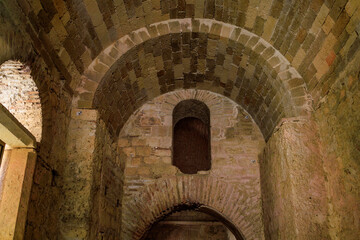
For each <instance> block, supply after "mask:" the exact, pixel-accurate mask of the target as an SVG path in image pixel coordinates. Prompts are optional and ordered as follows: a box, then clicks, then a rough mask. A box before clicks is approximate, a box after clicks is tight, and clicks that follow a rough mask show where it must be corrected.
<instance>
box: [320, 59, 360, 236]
mask: <svg viewBox="0 0 360 240" xmlns="http://www.w3.org/2000/svg"><path fill="white" fill-rule="evenodd" d="M359 60H360V56H359V53H357V56H356V57H354V59H353V60H352V61H351V62H349V64H348V67H347V68H345V69H344V70H343V72H342V73H341V74H340V75H339V76H338V77H337V79H336V80H335V84H334V86H333V88H332V89H331V91H330V92H329V94H328V95H327V96H326V98H324V99H322V101H321V104H320V105H319V107H318V109H317V110H316V112H315V117H316V120H317V122H318V125H319V133H320V136H321V141H322V143H323V145H324V146H323V152H324V172H325V174H326V182H325V186H326V189H327V198H328V203H327V207H328V219H327V221H328V225H329V234H330V237H331V238H332V239H336V238H337V237H338V238H339V239H356V238H358V236H359V234H360V222H359V216H360V207H359V206H360V205H359V203H360V179H359V176H360V175H359V173H360V162H359V159H360V149H359V146H360V138H359V129H360V125H359V123H360V121H359V120H360V114H359V113H360V88H359V87H360V84H359V67H358V63H359Z"/></svg>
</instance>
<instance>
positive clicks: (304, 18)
mask: <svg viewBox="0 0 360 240" xmlns="http://www.w3.org/2000/svg"><path fill="white" fill-rule="evenodd" d="M359 5H360V1H358V0H349V1H345V0H343V1H334V0H301V1H298V0H287V1H283V0H263V1H262V0H238V1H215V0H151V1H150V0H146V1H140V0H135V1H132V0H125V1H122V0H97V1H96V0H67V1H58V0H56V1H55V0H53V1H51V0H33V1H29V0H16V1H15V0H14V1H10V0H7V1H5V2H4V3H3V6H2V9H3V10H2V13H5V12H9V13H10V15H11V24H12V26H13V27H14V28H15V29H19V30H16V31H17V32H21V33H26V34H27V35H28V36H29V37H30V38H31V40H32V44H33V46H34V48H35V50H36V52H37V53H40V54H41V56H42V57H43V58H44V59H45V61H46V62H47V64H48V65H49V66H56V67H57V68H58V69H59V70H60V72H61V73H62V75H63V76H64V78H65V79H66V82H67V85H68V86H70V87H71V88H72V89H73V90H74V93H75V97H76V98H77V99H79V98H80V100H81V101H80V103H83V105H81V104H79V102H77V106H78V107H91V106H89V105H91V104H89V103H88V102H90V103H92V99H93V97H94V93H95V91H96V89H97V86H98V84H99V82H101V81H103V82H104V81H113V80H111V78H110V77H105V78H106V79H108V80H106V79H105V78H104V79H103V77H104V76H109V74H110V73H108V72H107V71H108V70H109V69H110V70H111V74H112V73H114V72H116V71H115V70H113V69H114V65H116V66H118V64H119V61H120V63H124V62H125V60H119V59H121V56H123V54H127V55H126V56H128V55H129V56H135V55H141V54H142V52H139V51H145V52H146V53H148V54H152V55H153V56H154V57H156V53H154V52H149V51H148V50H146V49H144V47H145V48H147V47H149V46H150V45H151V47H152V46H153V45H154V46H155V45H156V44H155V43H154V41H155V42H156V41H160V40H161V41H165V40H164V39H163V38H165V37H163V38H161V39H160V38H159V39H158V37H159V36H158V35H156V34H155V35H154V36H152V35H150V36H145V38H146V39H141V43H140V44H137V42H136V41H137V40H136V38H135V37H136V34H134V33H139V32H141V29H143V28H144V27H146V28H149V27H150V26H151V24H157V23H159V22H163V21H168V20H170V19H194V18H196V19H200V20H201V19H211V20H212V21H217V22H221V23H228V24H229V25H230V26H231V27H232V29H234V27H235V26H237V27H238V28H239V29H242V30H246V31H248V32H250V33H251V34H254V36H256V37H257V38H258V39H260V41H264V42H266V43H267V44H270V45H271V46H272V47H273V48H274V49H275V50H276V52H277V53H278V54H279V55H281V58H282V59H285V60H286V61H288V64H289V68H292V67H293V68H294V69H295V72H297V73H296V74H300V76H301V77H302V78H303V80H304V83H305V85H304V86H305V90H306V91H308V92H309V93H310V94H311V96H312V98H313V99H314V100H315V101H317V100H318V99H319V98H320V97H321V96H323V95H324V94H326V92H327V91H328V90H329V88H330V86H331V85H332V83H333V82H334V81H335V79H336V76H338V74H339V72H341V70H342V68H343V66H344V64H346V62H348V61H350V60H351V59H352V57H353V55H354V54H353V53H354V52H355V51H356V50H357V49H358V47H359V43H360V42H359V38H358V34H357V31H358V30H357V29H358V23H359V21H360V17H359V16H360V13H359V12H360V8H359ZM2 15H3V16H2V17H3V18H6V19H8V18H9V16H5V14H2ZM223 29H224V28H223ZM170 31H171V30H170ZM191 31H192V32H194V29H192V30H191ZM208 31H211V30H201V29H200V30H199V31H197V32H203V33H206V32H208ZM5 32H7V31H5ZM179 32H181V31H179ZM221 34H223V33H222V32H221V33H220V34H218V35H219V36H220V41H221V42H225V43H224V44H225V46H224V47H223V48H224V49H220V48H217V49H216V50H214V51H215V53H214V54H215V55H214V56H211V54H210V58H209V57H208V55H209V49H207V52H206V53H204V54H205V55H206V54H207V59H211V58H212V57H216V59H221V58H224V57H225V61H226V55H225V53H227V54H228V52H227V51H228V49H230V48H231V49H232V50H233V51H234V52H236V51H238V49H239V48H238V47H237V46H233V45H234V44H233V42H232V41H222V39H223V36H222V35H221ZM160 35H164V36H165V35H166V34H160ZM215 35H216V34H215ZM139 36H140V35H139ZM139 36H137V37H139ZM2 37H3V39H5V40H3V42H5V43H2V45H4V46H5V45H6V44H8V43H7V42H6V41H7V40H6V38H4V36H2ZM191 37H193V35H192V36H191ZM170 38H173V36H172V35H171V37H170ZM209 38H210V39H211V40H214V39H212V37H211V36H205V37H204V36H201V37H200V38H199V39H200V40H199V41H206V42H209V41H208V39H209ZM0 39H1V38H0ZM119 39H123V40H126V39H127V41H128V42H127V45H126V46H127V47H125V48H122V47H121V44H120V47H119V48H116V47H114V48H109V47H111V46H112V45H113V44H114V43H116V42H118V41H119ZM146 41H148V42H147V43H143V42H146ZM215 41H216V39H215ZM165 42H166V41H165ZM150 43H151V44H150ZM149 44H150V45H149ZM165 44H166V43H165ZM8 45H9V44H8ZM235 45H236V44H235ZM135 46H136V47H135ZM252 47H254V48H255V46H252ZM160 48H163V47H162V46H160ZM180 48H181V50H180V51H182V53H181V54H182V58H184V54H186V53H184V51H185V50H184V47H183V45H182V46H181V47H180ZM190 48H191V44H190ZM109 49H110V50H113V52H109V51H108V50H109ZM115 49H116V51H118V52H116V51H115ZM191 49H192V48H191ZM219 49H220V50H219ZM192 50H193V49H192ZM200 51H202V50H201V48H200ZM192 54H193V53H192ZM197 54H198V55H201V54H202V53H200V52H197ZM245 54H246V53H245ZM8 55H9V54H8ZM13 55H15V56H16V54H13ZM119 55H120V56H119ZM161 61H162V60H160V62H161ZM171 61H172V62H173V64H175V63H174V61H175V57H174V54H172V60H171ZM216 61H218V60H216ZM219 61H221V60H219ZM231 61H232V62H231V63H230V65H231V66H233V65H235V66H236V64H237V63H236V62H234V60H231ZM248 61H251V51H250V53H249V57H248ZM99 63H100V64H102V65H103V66H105V67H103V68H99V66H100V65H99ZM109 63H110V65H109ZM164 63H165V64H166V62H164ZM208 63H209V61H208V60H206V64H208ZM216 63H217V62H216ZM339 63H341V64H339ZM160 64H161V63H160ZM192 64H197V66H195V67H194V68H196V71H197V74H196V75H199V74H198V73H199V72H200V70H201V69H199V65H201V64H202V63H201V61H197V62H196V63H194V62H191V65H192ZM244 64H245V66H246V64H247V63H244ZM249 64H250V65H251V62H250V63H249ZM221 65H222V66H223V67H224V64H220V65H216V66H221ZM164 66H166V65H164ZM191 67H193V66H191ZM201 67H202V66H200V68H201ZM206 67H208V66H207V65H206ZM253 67H256V65H253ZM139 68H141V71H144V69H146V68H148V66H142V65H140V66H139ZM143 68H144V69H143ZM273 68H274V69H275V68H276V66H273ZM274 69H270V70H269V72H270V75H271V71H272V70H274ZM192 70H195V69H191V71H192ZM172 71H174V72H175V73H176V71H177V70H176V69H172ZM245 71H248V69H245ZM251 71H252V70H251V67H250V72H251ZM255 71H258V69H255ZM215 72H216V69H215ZM263 72H264V71H262V70H261V69H260V72H257V73H256V74H258V75H259V76H260V77H261V76H262V75H263ZM87 73H91V74H87ZM165 73H166V71H165ZM185 73H186V72H185ZM278 73H279V72H278ZM278 73H277V74H278ZM158 75H159V74H158ZM160 75H161V74H160ZM97 76H100V78H98V77H97ZM179 76H180V75H179ZM182 76H183V77H182V78H181V77H180V78H181V79H183V81H184V82H186V81H187V80H186V79H185V76H186V75H185V74H182ZM214 76H216V73H215V74H214ZM136 77H138V76H136ZM249 77H250V78H253V76H252V75H250V76H249ZM272 77H274V78H276V77H277V76H276V74H273V75H272ZM175 79H176V76H175ZM260 79H261V78H260ZM250 80H251V79H250ZM161 81H165V82H166V83H167V85H166V86H164V85H163V82H161ZM171 81H173V79H166V80H160V78H159V83H157V86H154V89H156V91H158V88H159V89H160V93H163V92H165V91H168V90H171V89H173V86H174V84H173V83H171V84H168V82H171ZM215 81H218V80H215ZM218 82H219V81H218ZM91 83H93V84H92V85H91ZM219 83H220V86H221V83H223V84H225V85H224V86H222V87H223V88H224V89H225V90H223V89H222V90H221V91H220V92H221V93H223V94H230V95H231V94H232V92H231V88H232V87H233V86H230V85H236V81H233V84H228V83H229V81H228V80H220V82H219ZM86 84H87V86H86ZM89 84H90V85H89ZM105 85H106V84H105ZM175 85H176V84H175ZM137 87H138V88H139V90H140V92H141V91H143V92H144V91H145V90H146V92H147V95H148V96H151V97H153V96H154V95H157V94H158V93H157V92H155V93H150V94H149V89H146V88H143V86H141V84H140V85H139V86H137ZM184 87H185V86H184ZM189 87H192V86H191V84H190V86H189ZM278 87H279V88H278ZM286 87H287V86H284V88H283V87H282V86H279V84H272V87H270V88H272V89H273V90H272V91H275V93H273V94H274V95H276V93H278V92H279V95H281V96H283V95H284V92H288V91H289V89H287V88H286ZM165 88H166V90H164V89H165ZM114 89H117V88H114ZM254 90H255V89H254V88H253V89H251V90H250V92H253V91H254ZM240 91H241V87H240ZM84 93H85V94H87V95H86V96H87V98H85V99H82V97H80V94H84ZM110 94H112V93H110ZM235 95H236V94H235ZM285 95H286V94H285ZM285 95H284V96H285ZM290 95H291V94H290ZM292 97H293V96H290V99H291V101H290V102H291V103H293V102H294V101H295V100H294V99H293V98H292ZM234 98H236V97H234ZM281 99H282V101H287V100H285V99H286V98H281ZM288 99H289V98H288ZM255 101H257V99H256V98H255V99H253V100H251V101H250V102H255ZM240 103H241V101H240ZM260 105H261V104H260ZM260 105H259V106H260ZM295 105H296V104H295ZM295 105H292V107H290V108H293V107H294V106H295ZM267 106H269V104H267ZM281 107H282V108H288V107H286V106H284V105H282V106H281ZM248 110H249V109H248ZM274 110H276V109H274ZM249 111H250V110H249ZM251 111H254V112H259V111H260V110H259V109H256V111H255V110H251ZM283 112H284V114H283V115H285V116H291V115H293V114H287V113H288V112H294V111H293V110H286V111H283ZM280 115H281V114H280ZM253 117H254V118H255V119H256V118H258V117H257V116H256V113H253ZM264 118H266V117H264V116H263V117H261V119H264ZM261 119H258V120H257V121H258V124H260V123H261V121H262V120H261ZM272 121H273V123H274V122H276V121H277V119H276V117H274V118H272ZM260 126H261V127H262V129H263V133H266V134H268V131H269V128H272V127H273V126H266V124H265V125H264V124H263V126H262V125H261V124H260Z"/></svg>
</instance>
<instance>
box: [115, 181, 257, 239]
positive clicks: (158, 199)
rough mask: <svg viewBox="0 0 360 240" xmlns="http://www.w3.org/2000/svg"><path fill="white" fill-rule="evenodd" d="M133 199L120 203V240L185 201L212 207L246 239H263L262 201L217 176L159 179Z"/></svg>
mask: <svg viewBox="0 0 360 240" xmlns="http://www.w3.org/2000/svg"><path fill="white" fill-rule="evenodd" d="M132 199H133V201H127V202H124V203H123V217H122V219H123V220H122V229H123V230H122V236H121V237H122V238H121V239H133V240H134V239H140V238H141V237H142V236H143V234H144V233H145V232H146V231H147V230H148V229H149V228H150V227H151V225H152V224H153V223H155V222H156V221H158V220H159V219H161V218H162V217H164V216H166V215H167V214H170V213H171V212H173V211H174V210H176V208H177V206H181V205H184V204H185V205H186V204H187V205H192V204H195V205H196V204H198V205H204V206H208V207H211V208H213V209H215V210H216V211H217V212H219V213H220V214H222V215H223V216H224V217H225V218H226V219H227V220H229V221H230V222H231V223H232V224H234V225H235V226H236V228H237V229H238V230H239V231H240V232H241V233H242V235H243V236H244V238H245V239H247V240H250V239H263V227H262V224H261V221H262V220H261V218H262V213H261V210H259V209H261V208H259V205H260V204H261V203H260V201H261V200H260V199H258V198H257V197H256V196H250V195H248V194H247V192H246V191H245V190H240V189H238V188H237V187H235V186H233V185H232V184H229V183H226V182H223V181H222V180H221V179H219V178H214V177H209V176H188V175H185V176H174V177H169V178H166V179H159V180H157V181H156V182H155V183H152V184H149V185H146V186H144V187H143V188H142V190H141V191H139V192H138V193H137V194H136V195H134V197H133V198H132Z"/></svg>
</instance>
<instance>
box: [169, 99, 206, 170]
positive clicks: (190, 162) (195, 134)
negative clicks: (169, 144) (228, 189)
mask: <svg viewBox="0 0 360 240" xmlns="http://www.w3.org/2000/svg"><path fill="white" fill-rule="evenodd" d="M172 157H173V160H172V161H173V164H174V165H175V166H176V167H178V168H179V169H180V171H181V172H183V173H186V174H195V173H197V172H198V171H207V170H210V168H211V139H210V110H209V108H208V107H207V106H206V104H205V103H203V102H201V101H198V100H196V99H188V100H183V101H181V102H180V103H178V104H177V105H176V106H175V108H174V110H173V156H172Z"/></svg>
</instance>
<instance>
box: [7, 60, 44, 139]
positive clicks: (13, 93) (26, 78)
mask: <svg viewBox="0 0 360 240" xmlns="http://www.w3.org/2000/svg"><path fill="white" fill-rule="evenodd" d="M30 74H31V69H30V66H27V65H25V64H22V63H20V62H18V61H7V62H4V63H3V64H2V65H1V66H0V99H1V100H0V101H1V104H2V105H4V106H5V107H6V108H7V109H8V110H9V111H10V112H11V113H12V114H13V115H14V116H15V117H16V119H17V120H19V122H20V123H21V124H22V125H23V126H25V127H26V128H27V129H28V130H29V131H30V132H31V133H32V134H33V135H34V136H35V138H36V140H37V141H38V142H40V140H41V131H42V114H41V103H40V96H39V90H38V88H37V86H36V84H35V82H34V80H33V79H32V76H31V75H30Z"/></svg>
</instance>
